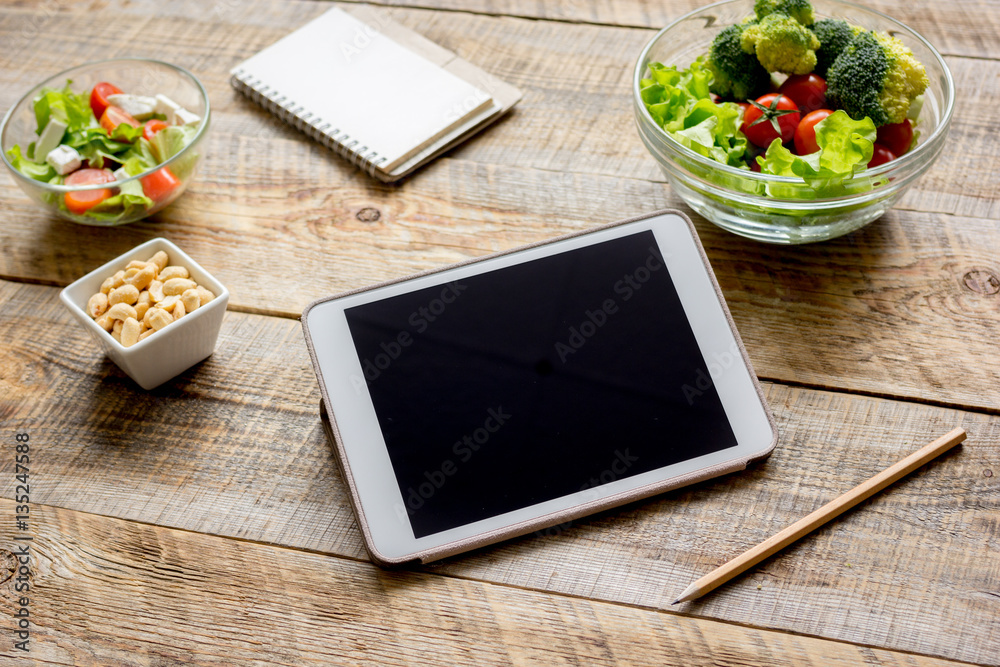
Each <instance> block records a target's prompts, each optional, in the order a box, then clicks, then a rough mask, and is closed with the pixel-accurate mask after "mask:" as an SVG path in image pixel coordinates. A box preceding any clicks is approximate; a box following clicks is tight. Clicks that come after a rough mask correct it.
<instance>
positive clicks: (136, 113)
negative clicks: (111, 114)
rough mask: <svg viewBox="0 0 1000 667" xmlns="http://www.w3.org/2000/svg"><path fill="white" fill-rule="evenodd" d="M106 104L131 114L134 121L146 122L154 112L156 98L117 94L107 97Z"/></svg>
mask: <svg viewBox="0 0 1000 667" xmlns="http://www.w3.org/2000/svg"><path fill="white" fill-rule="evenodd" d="M108 102H110V103H111V104H113V105H115V106H116V107H118V108H120V109H121V110H122V111H124V112H125V113H129V114H131V115H132V116H133V117H134V118H135V119H136V120H147V119H149V118H152V117H153V114H154V113H155V112H156V103H157V101H156V98H155V97H146V96H145V95H128V94H126V93H117V94H114V95H108Z"/></svg>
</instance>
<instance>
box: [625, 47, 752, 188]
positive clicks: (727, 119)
mask: <svg viewBox="0 0 1000 667" xmlns="http://www.w3.org/2000/svg"><path fill="white" fill-rule="evenodd" d="M649 74H650V78H648V79H643V80H642V82H641V90H640V94H641V96H642V100H643V102H644V103H645V104H646V108H647V109H648V110H649V114H650V115H651V116H652V117H653V120H655V121H656V123H657V124H658V125H659V126H660V127H662V128H663V129H664V130H666V131H667V132H668V133H670V134H671V136H673V137H674V138H675V139H676V140H677V141H678V142H679V143H680V144H681V145H683V146H686V147H688V148H691V150H694V151H695V152H696V153H698V154H699V155H704V156H705V157H710V158H712V159H714V160H716V161H718V162H721V163H723V164H728V165H730V166H733V167H739V168H742V169H746V168H748V167H747V165H746V163H745V162H744V161H743V155H744V153H745V152H746V148H747V139H746V137H745V136H744V135H743V133H742V132H740V131H739V128H740V123H741V122H742V120H743V111H742V109H740V107H739V105H736V104H733V103H730V102H723V103H721V104H716V103H715V102H713V101H712V99H711V95H710V93H709V90H708V87H709V84H711V82H712V74H711V73H710V72H709V71H708V70H707V69H706V68H705V67H704V65H702V63H701V62H700V61H695V62H693V63H691V67H690V68H689V69H686V70H679V69H677V68H676V67H675V66H673V65H662V64H660V63H650V65H649ZM709 119H714V120H713V122H711V123H707V124H706V121H708V120H709ZM694 128H698V129H697V130H694ZM706 132H708V133H710V135H711V141H710V142H709V141H707V137H708V135H706Z"/></svg>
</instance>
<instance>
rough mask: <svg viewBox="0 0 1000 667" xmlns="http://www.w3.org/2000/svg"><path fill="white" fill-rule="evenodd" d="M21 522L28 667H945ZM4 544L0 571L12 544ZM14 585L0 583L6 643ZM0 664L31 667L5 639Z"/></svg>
mask: <svg viewBox="0 0 1000 667" xmlns="http://www.w3.org/2000/svg"><path fill="white" fill-rule="evenodd" d="M0 512H2V513H3V514H4V515H6V516H9V515H12V514H13V513H14V503H12V502H10V501H0ZM31 516H32V521H33V527H34V528H33V530H34V537H35V539H34V541H32V542H31V546H30V556H29V557H30V558H31V564H30V567H31V569H32V574H31V576H30V585H31V590H30V591H29V592H28V595H29V604H28V609H29V612H30V621H31V637H30V643H29V647H30V653H28V654H27V655H28V656H30V658H31V659H32V664H39V663H41V662H43V661H44V662H45V663H46V664H60V665H90V664H93V665H97V664H101V665H107V664H130V665H131V664H185V665H220V664H245V665H265V664H268V665H270V664H281V665H303V664H333V663H338V664H344V663H352V664H354V663H361V662H364V663H367V664H380V665H403V664H406V665H409V664H428V665H429V664H452V665H454V664H477V665H509V664H558V663H566V664H581V663H582V664H598V663H600V664H637V665H639V664H641V665H690V664H694V663H707V662H710V661H711V662H713V663H714V664H718V661H719V660H723V661H726V662H729V661H733V662H738V663H739V664H741V665H760V666H767V667H775V666H782V665H852V664H858V663H859V662H862V661H865V660H876V661H877V664H880V665H892V666H904V665H905V666H914V667H916V666H919V667H924V666H926V667H931V666H943V665H956V664H958V663H954V662H950V661H945V660H939V659H934V658H928V657H924V656H919V655H912V654H902V653H895V652H892V651H886V650H882V649H877V648H875V649H870V648H865V647H861V646H852V645H850V644H843V643H838V642H831V641H825V640H822V639H815V638H811V637H802V636H796V635H792V634H786V633H779V632H770V631H767V630H759V629H754V628H748V627H741V626H735V625H727V624H723V623H719V622H715V621H710V620H703V619H696V618H687V617H683V616H677V615H672V614H665V613H661V612H656V611H649V610H642V609H634V608H630V607H626V606H621V605H613V604H608V603H600V602H593V601H590V600H583V599H575V598H570V597H562V596H556V595H547V594H544V593H540V592H535V591H526V590H519V589H516V588H509V587H504V586H497V585H494V584H490V583H484V582H477V581H467V580H461V579H456V578H452V577H441V576H435V575H431V574H425V573H418V572H410V573H407V572H396V573H389V572H384V571H380V570H378V569H377V568H375V567H373V566H372V565H369V564H367V563H359V562H352V561H347V560H344V559H340V558H333V557H328V556H323V555H320V554H311V553H303V552H299V551H292V550H288V549H280V548H276V547H271V546H265V545H260V544H252V543H248V542H241V541H236V540H231V539H224V538H218V537H210V536H205V535H199V534H195V533H187V532H181V531H177V530H169V529H166V528H160V527H156V526H148V525H142V524H136V523H131V522H126V521H121V520H117V519H108V518H104V517H98V516H94V515H88V514H84V513H81V512H73V511H70V510H64V509H56V508H51V507H45V506H40V505H34V506H33V507H32V511H31ZM2 544H3V548H0V558H2V559H3V562H4V565H5V566H7V565H10V564H11V563H12V560H13V556H12V552H16V551H18V547H19V546H21V544H23V543H14V542H13V541H12V540H7V539H4V540H3V542H2ZM15 582H16V579H15V578H11V577H10V576H9V574H7V575H6V578H5V580H4V581H3V583H2V584H0V599H2V602H0V605H2V607H3V608H4V612H5V613H4V620H5V622H6V624H7V627H5V628H4V631H5V632H6V633H8V634H12V630H10V628H13V626H14V623H13V621H12V617H13V613H14V611H15V610H16V609H17V604H18V603H17V601H18V600H19V598H20V597H21V596H22V595H24V594H19V593H16V592H15V591H14V590H13V585H14V583H15ZM0 656H3V657H4V658H5V661H9V660H11V659H12V658H14V659H18V663H17V664H28V661H27V660H26V659H25V658H26V657H27V656H25V655H24V654H22V653H19V652H18V651H16V650H14V649H13V647H12V646H11V643H10V642H6V641H5V642H4V643H3V644H2V645H0Z"/></svg>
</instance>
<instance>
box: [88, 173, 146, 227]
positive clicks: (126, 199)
mask: <svg viewBox="0 0 1000 667" xmlns="http://www.w3.org/2000/svg"><path fill="white" fill-rule="evenodd" d="M152 205H153V200H152V199H150V198H149V197H147V196H146V195H144V194H143V192H142V184H141V183H140V182H139V181H130V182H128V183H122V184H121V185H120V186H118V194H116V195H115V196H114V197H111V198H109V199H105V200H104V201H102V202H101V203H100V204H98V205H97V206H94V207H93V208H91V209H89V210H88V211H86V212H85V213H84V215H86V216H88V217H91V218H95V219H97V220H103V221H113V220H117V219H120V218H124V217H126V216H128V217H131V216H133V215H137V214H140V213H142V212H144V211H146V209H148V208H149V207H151V206H152Z"/></svg>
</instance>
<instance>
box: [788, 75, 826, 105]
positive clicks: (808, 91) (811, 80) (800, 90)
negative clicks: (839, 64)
mask: <svg viewBox="0 0 1000 667" xmlns="http://www.w3.org/2000/svg"><path fill="white" fill-rule="evenodd" d="M778 92H779V93H781V94H782V95H787V96H788V97H790V98H792V101H793V102H795V105H796V106H798V108H799V110H800V111H815V110H816V109H822V108H823V107H824V106H825V105H826V81H825V80H823V78H822V77H819V76H817V75H815V74H792V75H791V76H789V77H788V78H787V79H785V82H784V83H783V84H781V87H780V88H778Z"/></svg>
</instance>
